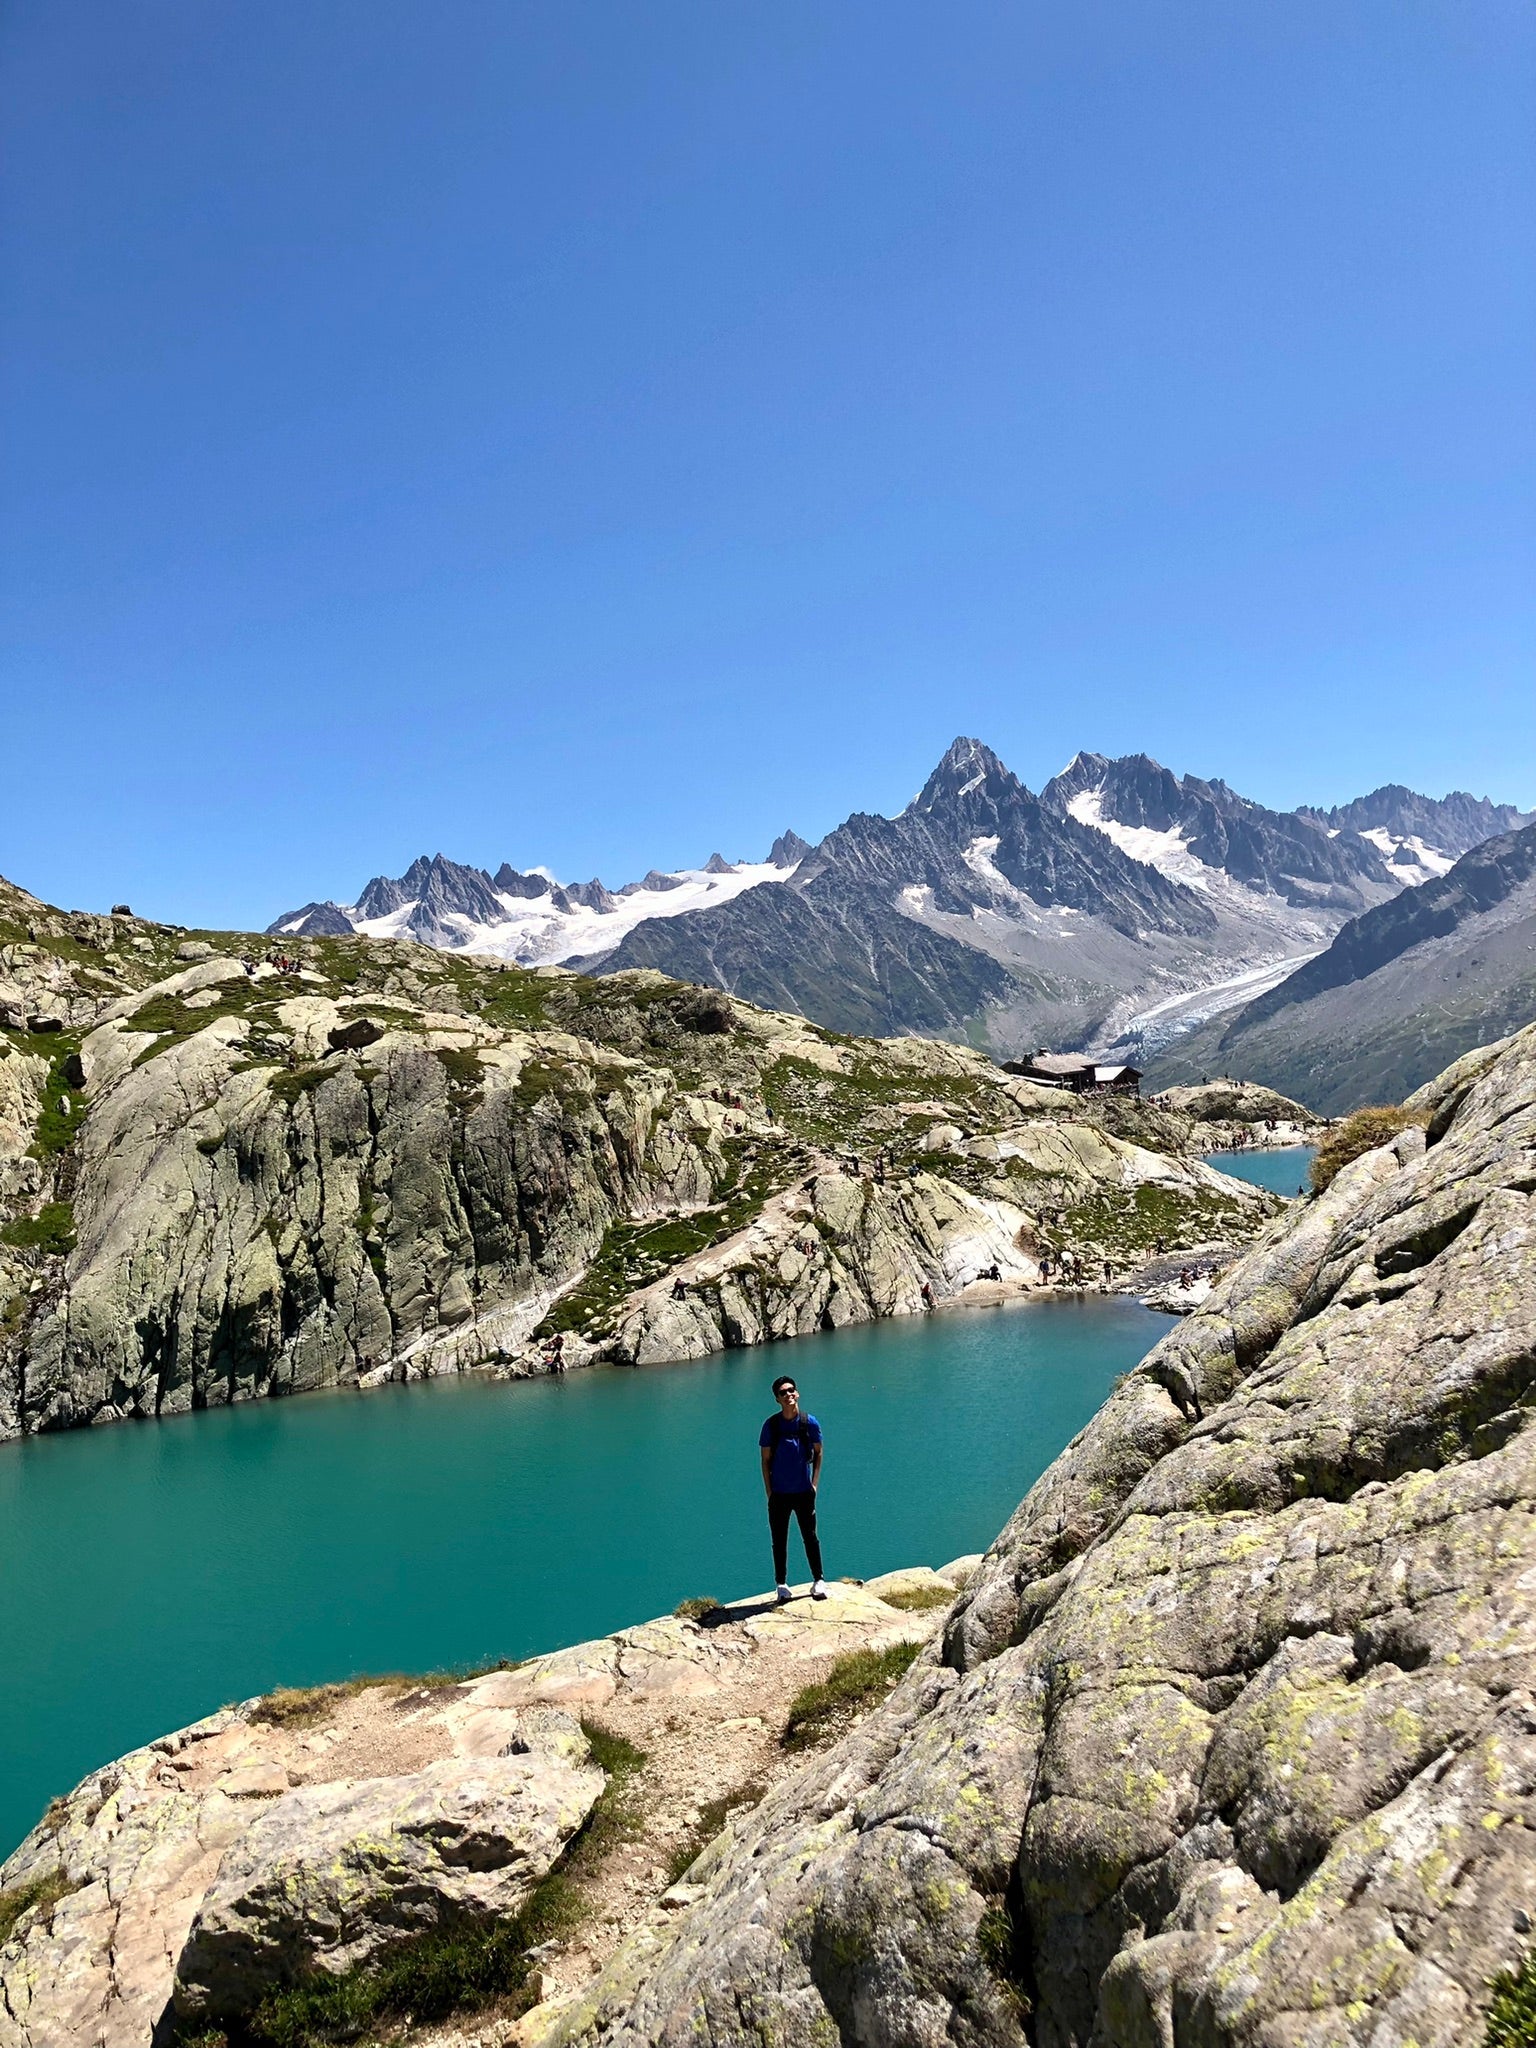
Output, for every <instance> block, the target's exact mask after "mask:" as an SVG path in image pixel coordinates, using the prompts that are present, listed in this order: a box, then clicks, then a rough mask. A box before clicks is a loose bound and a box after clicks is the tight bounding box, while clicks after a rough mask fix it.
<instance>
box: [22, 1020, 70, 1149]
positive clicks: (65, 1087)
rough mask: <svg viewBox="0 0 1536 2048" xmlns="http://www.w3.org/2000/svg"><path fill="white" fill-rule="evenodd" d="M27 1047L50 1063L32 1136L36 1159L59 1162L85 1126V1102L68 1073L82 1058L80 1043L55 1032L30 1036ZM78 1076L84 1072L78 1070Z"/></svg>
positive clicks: (25, 1041)
mask: <svg viewBox="0 0 1536 2048" xmlns="http://www.w3.org/2000/svg"><path fill="white" fill-rule="evenodd" d="M24 1043H25V1045H26V1048H27V1050H28V1051H29V1052H36V1053H41V1054H42V1055H43V1056H44V1058H46V1059H47V1061H48V1078H47V1080H46V1081H44V1083H43V1099H42V1105H41V1107H40V1108H39V1110H38V1114H37V1124H36V1127H35V1128H34V1130H33V1133H32V1145H31V1153H32V1157H33V1158H34V1159H45V1160H46V1159H56V1158H57V1157H58V1155H59V1154H60V1153H61V1152H65V1151H67V1150H68V1149H69V1147H70V1146H71V1145H72V1144H73V1143H74V1142H75V1139H76V1138H77V1137H78V1135H79V1132H80V1126H81V1125H82V1124H83V1123H84V1122H85V1101H84V1098H83V1097H82V1095H81V1093H80V1090H79V1088H78V1087H77V1086H76V1085H75V1084H74V1083H73V1082H72V1081H71V1080H70V1078H69V1074H68V1072H67V1071H66V1069H67V1068H68V1067H69V1066H70V1065H71V1063H72V1062H73V1061H75V1060H78V1058H79V1055H80V1041H79V1040H78V1039H76V1038H66V1037H64V1036H63V1035H62V1034H61V1033H59V1032H56V1031H53V1032H49V1033H47V1035H46V1036H44V1035H41V1034H38V1035H28V1036H27V1037H26V1039H25V1040H24ZM75 1072H76V1073H79V1072H80V1069H79V1067H78V1066H77V1067H76V1068H75Z"/></svg>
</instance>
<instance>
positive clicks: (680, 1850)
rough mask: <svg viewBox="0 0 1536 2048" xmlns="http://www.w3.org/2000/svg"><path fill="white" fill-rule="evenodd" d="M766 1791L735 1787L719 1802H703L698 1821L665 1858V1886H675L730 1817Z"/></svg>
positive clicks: (710, 1800) (754, 1802)
mask: <svg viewBox="0 0 1536 2048" xmlns="http://www.w3.org/2000/svg"><path fill="white" fill-rule="evenodd" d="M766 1789H767V1788H766V1787H765V1786H763V1785H759V1784H756V1783H753V1784H750V1785H738V1786H737V1788H736V1790H735V1791H734V1792H723V1793H722V1794H721V1795H720V1797H719V1798H718V1799H706V1800H705V1801H704V1802H703V1804H702V1805H701V1806H700V1808H699V1817H698V1820H697V1821H696V1822H695V1823H694V1825H693V1826H692V1827H691V1828H690V1829H689V1830H688V1833H687V1834H686V1836H684V1838H683V1840H682V1841H681V1842H679V1843H678V1845H677V1847H676V1848H675V1849H674V1850H673V1851H672V1854H671V1855H670V1856H669V1857H668V1859H667V1883H668V1884H677V1883H678V1882H679V1881H680V1880H681V1879H682V1878H683V1877H684V1876H685V1875H686V1874H687V1872H688V1871H689V1870H691V1869H692V1867H693V1865H694V1864H695V1863H697V1862H698V1860H699V1858H700V1857H701V1856H702V1855H703V1853H704V1851H705V1850H706V1849H707V1848H708V1847H709V1845H710V1843H711V1842H712V1841H713V1840H714V1839H715V1837H716V1835H718V1834H719V1832H720V1830H721V1829H722V1828H723V1827H724V1826H725V1824H726V1822H727V1821H728V1820H729V1819H730V1817H731V1815H732V1814H733V1813H739V1812H740V1811H741V1810H742V1808H743V1807H746V1806H756V1805H758V1804H759V1803H760V1802H761V1800H762V1797H763V1794H764V1792H765V1790H766Z"/></svg>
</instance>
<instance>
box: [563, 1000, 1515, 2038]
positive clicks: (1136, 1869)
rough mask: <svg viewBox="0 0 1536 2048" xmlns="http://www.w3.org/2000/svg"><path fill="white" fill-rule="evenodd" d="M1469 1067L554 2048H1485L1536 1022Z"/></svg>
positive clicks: (1172, 1358)
mask: <svg viewBox="0 0 1536 2048" xmlns="http://www.w3.org/2000/svg"><path fill="white" fill-rule="evenodd" d="M1461 1065H1462V1072H1461V1073H1460V1074H1458V1075H1457V1076H1456V1077H1455V1078H1454V1080H1453V1082H1452V1083H1451V1085H1450V1087H1449V1089H1448V1090H1447V1091H1446V1093H1445V1094H1444V1096H1443V1097H1442V1098H1441V1100H1443V1101H1444V1102H1445V1103H1446V1104H1448V1105H1449V1108H1448V1109H1447V1111H1446V1113H1445V1114H1444V1115H1443V1116H1440V1115H1437V1114H1436V1110H1437V1103H1436V1102H1434V1101H1431V1102H1429V1103H1427V1104H1426V1105H1424V1106H1425V1108H1426V1113H1427V1118H1428V1123H1429V1140H1430V1141H1429V1142H1426V1134H1425V1132H1424V1131H1423V1130H1421V1129H1418V1128H1413V1129H1410V1130H1407V1131H1404V1132H1403V1133H1402V1134H1401V1135H1400V1136H1399V1137H1397V1138H1396V1139H1395V1140H1394V1141H1393V1143H1392V1144H1391V1145H1389V1146H1387V1147H1384V1148H1382V1149H1380V1150H1377V1151H1375V1152H1372V1153H1369V1154H1367V1155H1365V1156H1364V1157H1362V1158H1360V1159H1358V1160H1356V1161H1355V1162H1354V1163H1353V1164H1351V1165H1349V1166H1347V1167H1345V1168H1344V1169H1343V1171H1341V1172H1340V1174H1339V1175H1338V1177H1337V1179H1336V1180H1335V1181H1334V1182H1333V1184H1332V1185H1331V1186H1330V1188H1329V1190H1328V1192H1327V1194H1326V1195H1324V1196H1322V1197H1320V1198H1318V1199H1316V1200H1314V1201H1312V1202H1311V1203H1309V1204H1307V1205H1306V1206H1304V1207H1303V1208H1301V1209H1300V1210H1299V1211H1296V1212H1292V1213H1290V1214H1288V1215H1287V1216H1285V1217H1283V1218H1282V1219H1280V1220H1279V1221H1277V1222H1276V1223H1275V1224H1274V1225H1272V1226H1271V1228H1270V1230H1269V1233H1268V1234H1267V1236H1266V1237H1265V1239H1264V1240H1263V1241H1262V1242H1261V1243H1260V1244H1259V1245H1258V1246H1257V1247H1256V1248H1255V1249H1254V1250H1253V1251H1252V1252H1251V1253H1250V1254H1249V1255H1248V1256H1247V1257H1246V1258H1245V1259H1244V1260H1243V1261H1242V1262H1241V1263H1240V1264H1239V1265H1238V1266H1237V1267H1236V1268H1235V1269H1234V1270H1233V1271H1232V1272H1231V1273H1230V1274H1229V1275H1228V1276H1227V1277H1226V1279H1225V1280H1224V1281H1223V1282H1222V1283H1221V1284H1220V1285H1219V1286H1218V1287H1217V1288H1216V1289H1215V1290H1213V1293H1212V1295H1211V1298H1210V1300H1209V1302H1208V1303H1207V1304H1206V1306H1205V1307H1204V1308H1203V1309H1202V1310H1201V1311H1199V1312H1198V1313H1197V1314H1195V1315H1194V1316H1192V1317H1191V1318H1190V1319H1189V1321H1188V1322H1186V1323H1185V1324H1183V1325H1182V1326H1181V1327H1180V1328H1179V1329H1177V1330H1176V1331H1174V1332H1173V1333H1172V1334H1171V1335H1170V1336H1169V1337H1168V1338H1166V1339H1165V1340H1164V1342H1163V1343H1162V1344H1161V1345H1160V1346H1159V1347H1158V1348H1157V1349H1156V1350H1155V1351H1154V1352H1153V1353H1152V1354H1151V1355H1150V1356H1149V1357H1148V1358H1147V1359H1146V1360H1145V1361H1144V1363H1143V1364H1142V1366H1141V1367H1140V1368H1139V1369H1138V1370H1137V1371H1136V1372H1135V1373H1133V1374H1132V1375H1130V1377H1129V1379H1128V1380H1127V1381H1126V1383H1125V1384H1124V1385H1122V1387H1121V1388H1120V1389H1119V1390H1118V1391H1117V1392H1116V1393H1115V1394H1114V1395H1113V1396H1112V1397H1111V1399H1110V1400H1109V1402H1108V1403H1106V1405H1105V1407H1104V1408H1103V1409H1102V1410H1101V1412H1100V1413H1099V1415H1098V1416H1097V1417H1096V1418H1095V1420H1094V1421H1093V1422H1092V1423H1091V1424H1090V1425H1089V1427H1088V1428H1087V1429H1086V1430H1084V1431H1083V1432H1082V1434H1081V1435H1080V1437H1079V1438H1078V1439H1077V1440H1076V1441H1075V1442H1074V1443H1073V1444H1072V1445H1070V1446H1069V1447H1068V1449H1067V1450H1066V1451H1064V1452H1063V1453H1062V1455H1061V1457H1060V1458H1058V1460H1057V1461H1056V1463H1055V1464H1054V1465H1053V1466H1052V1467H1051V1468H1050V1470H1048V1471H1047V1472H1046V1473H1045V1474H1044V1475H1043V1476H1042V1478H1041V1479H1040V1480H1039V1481H1038V1482H1037V1483H1036V1485H1035V1486H1034V1487H1033V1488H1032V1489H1031V1491H1030V1493H1029V1494H1028V1495H1027V1496H1026V1498H1025V1500H1024V1501H1023V1503H1022V1504H1021V1506H1020V1508H1019V1509H1018V1511H1017V1513H1016V1514H1015V1515H1014V1517H1013V1518H1012V1520H1011V1521H1010V1523H1009V1524H1008V1526H1007V1528H1006V1529H1005V1530H1004V1531H1003V1532H1002V1534H1001V1535H1000V1536H999V1538H998V1540H997V1541H996V1542H995V1543H994V1545H993V1546H992V1548H991V1550H990V1551H989V1553H988V1555H987V1557H986V1559H985V1560H984V1562H983V1564H982V1566H981V1567H980V1569H979V1570H978V1572H977V1573H976V1574H975V1576H974V1577H973V1579H972V1580H971V1582H970V1584H969V1585H968V1587H967V1588H966V1590H965V1592H964V1593H963V1594H962V1596H961V1598H960V1600H959V1601H958V1602H957V1604H956V1607H955V1609H954V1611H953V1613H952V1614H951V1616H950V1618H949V1621H948V1624H947V1627H946V1630H945V1632H944V1636H943V1640H942V1643H941V1644H940V1645H939V1646H937V1647H936V1648H935V1649H934V1650H933V1651H932V1652H930V1653H928V1654H927V1655H925V1656H924V1657H923V1658H921V1659H920V1660H919V1661H918V1663H917V1665H916V1666H915V1667H914V1668H913V1670H912V1672H911V1673H910V1675H909V1676H908V1678H907V1679H906V1680H905V1681H904V1682H903V1684H902V1685H901V1686H900V1688H899V1689H898V1690H897V1692H896V1693H895V1694H894V1695H893V1697H892V1698H891V1700H890V1702H889V1703H888V1705H886V1706H885V1707H884V1708H882V1709H880V1710H879V1711H877V1713H876V1714H875V1715H874V1716H873V1717H872V1718H871V1719H870V1720H869V1721H867V1722H865V1723H864V1724H863V1725H862V1726H861V1727H860V1728H859V1729H858V1730H857V1731H856V1732H855V1733H853V1734H852V1735H851V1736H849V1737H848V1738H846V1739H845V1740H844V1741H843V1742H842V1743H841V1744H840V1745H838V1747H837V1748H836V1749H834V1750H833V1751H831V1752H829V1753H828V1754H826V1755H825V1756H823V1757H822V1758H820V1759H818V1760H817V1761H816V1762H815V1763H813V1764H812V1765H811V1766H810V1767H809V1768H808V1769H807V1770H806V1772H804V1773H803V1774H802V1775H801V1776H800V1777H798V1778H797V1779H795V1780H794V1781H793V1782H792V1783H790V1784H788V1785H786V1786H785V1787H783V1788H782V1789H781V1790H780V1792H779V1793H778V1794H777V1795H776V1796H775V1797H774V1798H773V1799H771V1800H770V1801H768V1802H765V1804H764V1806H763V1807H762V1808H760V1809H759V1810H758V1812H757V1813H756V1814H754V1815H753V1816H752V1817H751V1820H750V1821H749V1822H748V1823H746V1824H745V1825H743V1826H742V1827H740V1828H738V1829H737V1830H736V1832H735V1834H734V1836H733V1838H732V1840H731V1841H730V1842H729V1843H728V1844H724V1845H722V1847H721V1849H720V1851H719V1853H718V1855H717V1856H716V1857H715V1858H714V1860H713V1862H712V1863H711V1864H710V1865H709V1866H708V1867H707V1869H705V1870H704V1871H703V1872H702V1875H703V1878H704V1880H705V1881H704V1883H703V1888H702V1890H701V1891H700V1893H699V1895H698V1897H697V1898H695V1899H694V1900H693V1901H692V1902H691V1903H690V1905H689V1906H688V1908H687V1910H686V1912H684V1913H682V1914H681V1915H680V1916H679V1919H678V1921H677V1923H676V1924H675V1926H673V1927H672V1928H671V1929H670V1930H669V1932H668V1937H667V1939H666V1940H665V1941H664V1942H663V1943H662V1944H661V1946H660V1947H659V1948H657V1947H656V1946H654V1945H652V1946H650V1947H648V1948H645V1949H636V1950H633V1951H631V1952H630V1953H629V1954H628V1955H626V1956H624V1957H621V1958H620V1959H619V1960H618V1961H617V1962H616V1963H615V1965H614V1966H613V1967H612V1968H611V1969H610V1970H609V1972H608V1973H607V1975H606V1976H605V1977H604V1978H603V1979H602V1980H601V1981H600V1982H599V1983H598V1984H597V1985H595V1986H594V1987H593V1988H592V1989H591V1990H590V1991H589V1992H588V1993H586V1994H584V1995H583V1996H582V1997H581V1998H580V1999H578V2000H576V2001H574V2002H572V2003H571V2004H569V2005H567V2006H566V2007H565V2008H564V2009H563V2010H562V2011H560V2012H558V2013H552V2014H551V2015H549V2020H548V2026H547V2028H546V2029H545V2030H544V2033H543V2035H542V2039H543V2040H544V2041H545V2042H546V2043H547V2044H548V2048H575V2044H578V2043H579V2044H583V2048H586V2044H592V2048H596V2044H609V2043H612V2044H618V2043H621V2042H622V2043H623V2044H624V2048H639V2044H642V2043H655V2044H658V2048H659V2044H668V2048H672V2044H679V2043H681V2042H683V2041H684V2040H689V2041H691V2040H694V2039H697V2038H701V2037H702V2038H706V2039H708V2040H709V2041H711V2042H712V2043H715V2044H726V2043H736V2042H741V2043H745V2042H747V2041H748V2040H752V2041H761V2040H764V2039H771V2040H773V2041H775V2042H777V2043H783V2044H785V2048H813V2044H814V2048H821V2044H823V2043H824V2042H825V2041H826V2040H828V2039H830V2038H832V2036H833V2035H834V2034H835V2035H836V2036H837V2037H839V2038H840V2039H842V2040H844V2041H852V2042H857V2043H860V2044H868V2048H885V2044H894V2043H897V2042H902V2043H905V2042H909V2041H915V2040H924V2041H928V2040H939V2039H956V2040H964V2041H967V2042H976V2043H980V2042H985V2043H994V2044H997V2048H1013V2044H1018V2043H1021V2042H1022V2041H1024V2040H1025V2039H1026V2038H1027V2039H1028V2040H1029V2041H1030V2042H1032V2043H1036V2044H1040V2048H1168V2044H1172V2043H1186V2042H1188V2043H1199V2044H1200V2048H1215V2044H1230V2048H1325V2044H1327V2048H1334V2044H1342V2043H1348V2042H1358V2043H1361V2044H1365V2043H1373V2044H1380V2043H1385V2042H1388V2041H1390V2042H1395V2043H1406V2042H1409V2041H1412V2042H1414V2043H1415V2044H1417V2048H1473V2044H1475V2043H1477V2042H1478V2041H1479V2040H1480V2039H1481V2036H1482V2032H1483V2025H1484V2018H1485V2015H1486V2014H1487V2012H1488V2010H1489V2006H1490V2001H1491V1999H1492V1996H1493V1992H1492V1989H1491V1987H1492V1985H1493V1983H1494V1981H1495V1980H1496V1979H1498V1978H1500V1977H1501V1975H1502V1974H1503V1973H1507V1972H1510V1971H1513V1970H1515V1969H1517V1968H1518V1967H1519V1965H1520V1963H1521V1961H1522V1959H1523V1957H1524V1955H1525V1953H1526V1950H1527V1947H1528V1944H1529V1942H1530V1939H1531V1934H1532V1929H1533V1926H1536V1428H1533V1426H1532V1421H1533V1418H1532V1408H1531V1401H1532V1387H1533V1382H1536V1206H1533V1198H1536V1027H1533V1028H1532V1029H1531V1030H1528V1031H1526V1032H1523V1033H1521V1034H1519V1035H1518V1036H1517V1037H1515V1038H1514V1039H1512V1040H1510V1041H1509V1042H1508V1043H1507V1044H1506V1045H1505V1046H1503V1047H1502V1048H1501V1049H1500V1050H1499V1051H1498V1052H1497V1054H1496V1056H1494V1057H1492V1058H1491V1059H1488V1060H1485V1061H1483V1062H1482V1063H1481V1064H1479V1063H1478V1062H1476V1061H1473V1062H1470V1063H1468V1062H1463V1063H1461ZM1000 1930H1001V1932H1000Z"/></svg>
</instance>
